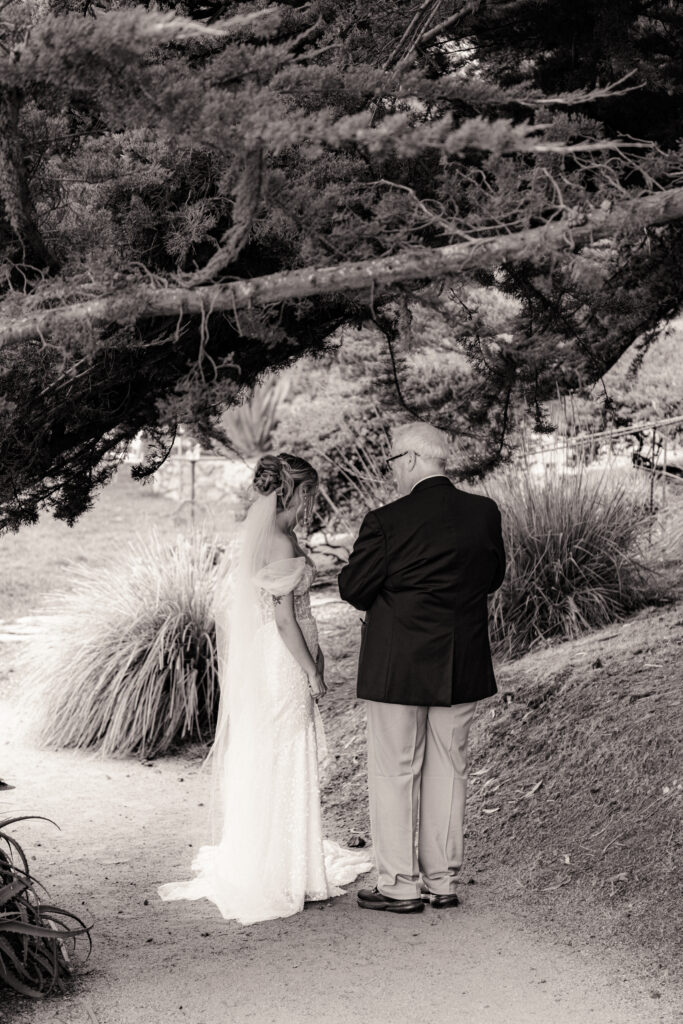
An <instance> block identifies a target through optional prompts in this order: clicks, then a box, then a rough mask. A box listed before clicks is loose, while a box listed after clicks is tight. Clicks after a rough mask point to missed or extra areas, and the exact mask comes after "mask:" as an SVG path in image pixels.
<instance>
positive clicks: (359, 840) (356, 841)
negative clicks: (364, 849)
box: [349, 836, 365, 849]
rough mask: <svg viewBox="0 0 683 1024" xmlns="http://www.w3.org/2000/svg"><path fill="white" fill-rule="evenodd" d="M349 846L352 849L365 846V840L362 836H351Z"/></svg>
mask: <svg viewBox="0 0 683 1024" xmlns="http://www.w3.org/2000/svg"><path fill="white" fill-rule="evenodd" d="M349 846H350V847H351V848H352V849H353V848H354V847H357V846H365V840H364V839H363V837H362V836H351V838H350V839H349Z"/></svg>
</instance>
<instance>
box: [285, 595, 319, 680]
mask: <svg viewBox="0 0 683 1024" xmlns="http://www.w3.org/2000/svg"><path fill="white" fill-rule="evenodd" d="M273 603H274V605H275V623H276V625H277V628H278V632H279V633H280V636H281V637H282V639H283V641H284V643H285V646H286V647H287V649H288V650H289V651H290V653H291V654H292V656H293V657H294V658H296V660H297V661H298V662H299V664H300V665H301V667H302V669H303V670H304V672H305V673H306V675H307V676H308V681H309V683H310V685H311V690H312V692H313V694H314V695H319V694H320V695H321V694H323V693H325V689H326V687H325V684H324V683H323V681H322V676H321V675H320V673H319V672H318V667H317V665H316V663H315V661H314V660H313V658H312V657H311V652H310V651H309V649H308V645H307V643H306V641H305V640H304V636H303V633H302V632H301V628H300V627H299V623H298V622H297V621H296V615H295V614H294V595H293V594H291V593H290V594H284V595H283V596H282V597H274V598H273Z"/></svg>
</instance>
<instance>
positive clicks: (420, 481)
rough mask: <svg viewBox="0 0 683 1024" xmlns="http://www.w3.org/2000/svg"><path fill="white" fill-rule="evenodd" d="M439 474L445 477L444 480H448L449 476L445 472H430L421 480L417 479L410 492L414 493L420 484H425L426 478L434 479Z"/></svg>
mask: <svg viewBox="0 0 683 1024" xmlns="http://www.w3.org/2000/svg"><path fill="white" fill-rule="evenodd" d="M437 476H441V477H443V478H444V480H448V477H447V476H446V474H445V473H430V474H429V476H423V477H422V479H421V480H416V481H415V483H414V484H413V486H412V487H411V488H410V493H411V494H412V493H413V491H414V490H415V488H416V487H417V485H418V484H423V483H424V482H425V480H433V479H434V478H435V477H437Z"/></svg>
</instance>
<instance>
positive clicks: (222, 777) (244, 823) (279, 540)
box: [158, 453, 373, 924]
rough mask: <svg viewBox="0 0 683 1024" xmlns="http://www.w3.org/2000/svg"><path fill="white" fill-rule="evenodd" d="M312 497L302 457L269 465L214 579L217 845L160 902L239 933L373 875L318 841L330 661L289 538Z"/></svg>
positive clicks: (312, 483) (366, 865) (306, 520)
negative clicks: (200, 913) (188, 905)
mask: <svg viewBox="0 0 683 1024" xmlns="http://www.w3.org/2000/svg"><path fill="white" fill-rule="evenodd" d="M317 485H318V475H317V473H316V471H315V469H313V467H312V466H311V465H310V464H309V463H308V462H306V461H305V460H304V459H300V458H297V457H296V456H295V455H289V454H287V453H282V454H281V455H278V456H272V455H266V456H264V457H263V458H261V459H260V461H259V463H258V465H257V467H256V472H255V475H254V481H253V487H254V489H255V491H256V492H257V493H258V495H259V497H257V498H256V500H255V501H254V503H253V505H252V506H251V508H250V509H249V512H248V514H247V517H246V520H245V522H244V524H243V533H242V540H241V545H240V550H239V553H238V557H237V562H236V565H234V566H233V568H231V569H230V571H227V570H226V569H225V568H224V566H223V565H221V566H220V567H219V578H218V583H217V586H216V594H215V598H214V609H215V618H216V637H217V653H218V667H219V678H220V687H221V696H220V705H219V710H218V721H217V725H216V737H215V741H214V745H213V748H212V750H211V753H210V760H211V762H212V767H213V786H212V799H211V825H212V830H213V845H211V846H203V847H201V849H200V850H199V852H198V854H197V856H196V858H195V860H194V861H193V863H192V869H193V871H194V872H195V876H194V877H193V878H192V879H190V880H189V881H185V882H170V883H167V884H166V885H162V886H160V888H159V890H158V891H159V895H160V896H161V898H162V899H164V900H178V899H190V900H194V899H200V898H202V897H204V898H206V899H209V900H212V901H213V902H214V903H215V904H216V906H217V907H218V909H219V910H220V912H221V914H222V915H223V917H225V918H236V919H237V920H238V921H240V922H241V923H242V924H252V923H254V922H255V921H265V920H268V919H271V918H276V917H288V916H289V915H290V914H296V913H297V912H298V911H300V910H302V909H303V905H304V902H305V901H307V900H325V899H328V898H329V897H331V896H340V895H342V894H343V892H344V890H343V889H341V888H340V886H341V885H345V884H347V883H349V882H352V881H353V880H354V878H356V877H357V875H359V874H361V873H363V872H366V871H369V870H370V869H371V868H372V866H373V865H372V862H371V861H370V860H369V859H368V854H367V852H366V851H362V850H359V851H356V850H347V849H344V848H342V847H340V846H338V845H337V844H336V843H332V842H330V841H329V840H326V839H323V834H322V817H321V809H320V785H319V777H318V758H319V755H320V754H321V752H322V750H323V749H324V736H323V731H322V722H321V718H320V712H319V711H318V707H317V704H316V701H317V699H318V698H319V697H321V696H323V695H324V694H325V692H326V686H325V681H324V658H323V654H322V652H321V650H320V648H319V646H318V631H317V626H316V621H315V619H314V618H313V616H312V614H311V605H310V596H309V592H310V588H311V583H312V580H313V576H314V572H315V569H314V567H313V564H312V562H311V561H310V560H309V558H308V557H307V556H306V554H305V552H304V551H303V550H302V549H301V547H300V546H299V543H298V541H297V538H296V534H295V532H294V530H295V527H296V526H297V525H299V524H300V523H302V524H303V525H304V526H305V527H309V526H310V523H311V519H312V515H313V503H314V500H315V496H316V492H317ZM227 561H228V559H227V558H226V559H225V560H224V562H225V563H227Z"/></svg>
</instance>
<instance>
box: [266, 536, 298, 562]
mask: <svg viewBox="0 0 683 1024" xmlns="http://www.w3.org/2000/svg"><path fill="white" fill-rule="evenodd" d="M270 553H271V557H272V560H273V561H276V560H277V559H279V558H294V556H295V554H296V552H295V550H294V544H293V543H292V540H291V537H288V536H287V534H286V533H282V531H281V530H276V531H275V535H274V537H273V542H272V545H271V549H270Z"/></svg>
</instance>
